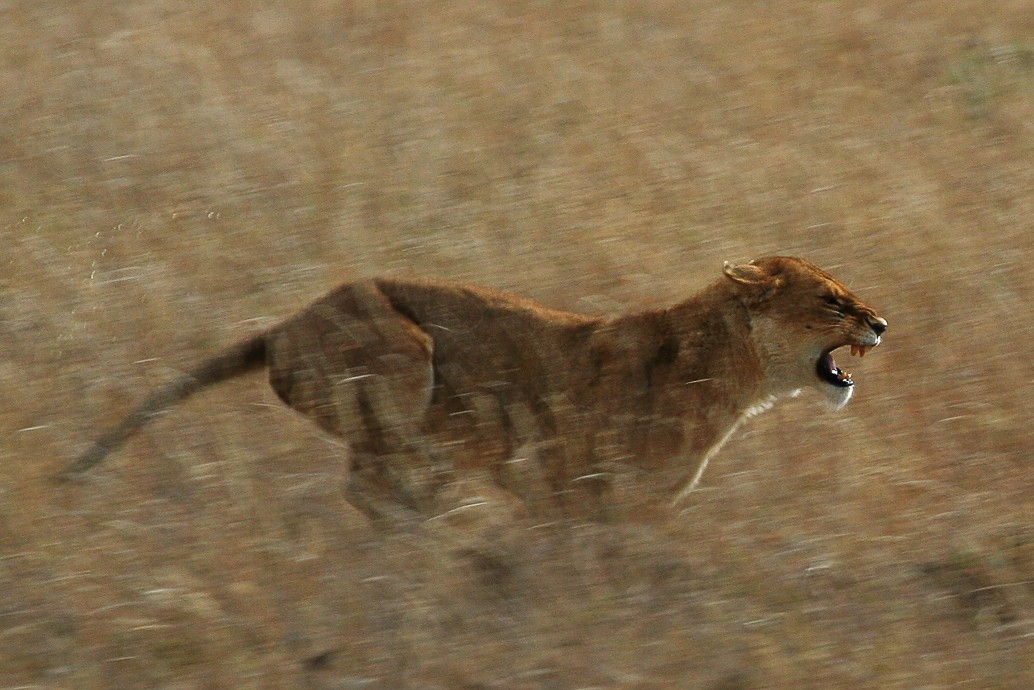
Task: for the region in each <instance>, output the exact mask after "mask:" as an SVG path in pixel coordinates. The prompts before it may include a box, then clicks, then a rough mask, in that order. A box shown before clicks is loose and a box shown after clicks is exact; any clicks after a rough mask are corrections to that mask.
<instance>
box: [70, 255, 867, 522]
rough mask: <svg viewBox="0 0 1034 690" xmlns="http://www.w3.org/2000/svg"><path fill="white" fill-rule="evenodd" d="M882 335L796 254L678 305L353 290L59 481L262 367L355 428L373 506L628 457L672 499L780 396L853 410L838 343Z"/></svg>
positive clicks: (326, 416) (415, 286) (310, 407)
mask: <svg viewBox="0 0 1034 690" xmlns="http://www.w3.org/2000/svg"><path fill="white" fill-rule="evenodd" d="M886 328H887V322H886V321H885V320H884V319H882V318H880V317H879V316H877V314H876V312H875V311H874V310H873V309H872V308H870V307H868V306H866V305H865V304H863V303H862V302H861V301H860V300H859V299H858V298H857V297H855V296H854V295H853V294H852V293H851V292H850V291H849V290H848V289H847V288H846V287H844V286H843V285H841V284H840V283H839V282H837V281H836V280H834V279H833V278H832V277H831V276H830V275H828V274H827V273H825V272H824V271H822V270H821V269H819V268H818V267H816V266H815V265H813V264H811V263H809V262H808V261H805V260H803V259H798V258H790V257H770V258H764V259H758V260H756V261H752V262H750V263H749V264H744V265H736V266H734V265H730V264H726V265H725V267H724V271H723V275H722V277H721V278H719V279H718V280H717V281H715V282H714V283H712V284H711V285H710V286H709V287H707V288H705V289H704V290H703V291H701V292H700V293H698V294H697V295H695V296H693V297H690V298H689V299H687V300H685V301H683V302H680V303H678V304H675V305H674V306H671V307H668V308H666V309H658V310H650V311H644V312H640V313H635V314H630V315H627V316H621V317H618V318H614V319H604V318H598V317H589V316H582V315H578V314H573V313H568V312H562V311H554V310H551V309H547V308H545V307H542V306H539V305H537V304H535V303H533V302H530V301H527V300H524V299H521V298H519V297H515V296H512V295H508V294H504V293H500V292H493V291H490V290H486V289H482V288H475V287H469V286H466V285H457V284H450V283H443V282H429V281H428V282H424V281H410V280H396V279H390V278H379V279H373V280H365V281H360V282H354V283H346V284H344V285H342V286H340V287H338V288H337V289H335V290H333V291H332V292H330V293H329V294H327V295H326V296H324V297H322V298H320V299H319V300H317V301H316V302H314V303H312V304H311V305H310V306H309V307H307V308H306V309H304V310H302V311H301V312H300V313H298V314H296V315H295V316H293V317H291V318H289V319H287V320H286V321H284V322H282V323H281V324H279V325H277V326H275V327H273V328H271V329H270V330H268V331H266V332H264V333H260V334H259V335H256V336H254V337H252V338H250V339H248V340H246V341H244V342H242V343H240V344H238V345H235V346H233V347H231V348H229V349H228V350H226V351H225V352H223V353H222V354H219V355H217V356H215V357H214V358H212V359H210V360H209V361H207V362H206V363H204V364H202V365H200V366H199V367H198V368H197V369H195V370H193V371H192V372H190V373H189V374H186V375H184V376H182V377H181V378H179V379H177V380H175V381H173V382H171V383H169V384H167V385H166V386H165V387H162V388H160V389H158V390H157V391H156V392H155V393H154V394H153V395H151V397H149V398H148V399H147V400H145V401H144V402H143V403H142V404H141V405H140V406H139V407H138V408H136V410H134V411H133V412H131V413H130V414H129V416H128V417H126V418H125V419H124V420H123V421H122V423H121V424H119V425H118V426H117V427H115V428H114V429H113V430H112V431H111V432H109V433H108V434H107V435H105V436H103V437H101V439H100V440H99V441H97V443H96V444H95V445H94V446H93V447H92V448H91V449H90V450H89V451H88V452H86V453H85V454H84V455H83V456H82V457H80V458H79V459H78V460H77V461H75V462H74V463H72V464H71V465H70V466H69V467H67V468H66V470H65V471H64V472H63V473H62V475H63V476H64V477H66V478H68V477H73V476H75V475H77V474H80V473H82V472H84V471H85V470H88V469H89V468H91V467H93V466H94V465H96V464H97V463H98V462H100V461H101V460H102V459H103V458H104V457H105V456H106V455H107V454H108V453H110V452H111V451H113V450H115V449H116V448H118V447H119V446H121V445H122V444H123V443H124V442H125V441H126V440H127V439H128V438H129V437H130V436H132V435H133V434H134V433H136V432H137V431H138V430H139V429H140V427H141V426H142V425H143V424H144V423H145V422H147V421H148V419H150V418H151V417H152V416H154V415H155V414H157V413H158V412H160V411H161V410H162V409H164V408H166V407H167V406H169V405H171V404H173V403H175V402H178V401H180V400H183V399H184V398H186V397H188V396H190V395H192V394H193V393H195V392H196V391H198V390H200V389H202V388H204V387H206V386H209V385H212V384H215V383H218V382H220V381H224V380H226V379H229V378H231V377H235V376H238V375H240V374H243V373H245V372H248V371H250V370H252V369H257V368H261V367H268V369H269V381H270V384H271V385H272V387H273V390H274V391H276V394H277V395H278V396H279V397H280V399H281V400H283V401H284V402H285V403H287V404H288V405H290V406H291V407H293V408H295V409H296V410H298V411H299V412H301V413H303V414H305V415H308V416H309V417H310V418H312V419H313V421H315V422H316V423H317V424H318V425H319V426H320V427H322V428H323V429H325V430H326V431H328V432H330V433H331V434H335V435H338V436H341V437H343V438H344V439H346V441H347V442H348V445H349V447H350V449H351V458H350V467H351V470H350V473H349V481H348V494H349V500H350V501H351V502H352V503H353V504H354V505H355V506H356V507H358V508H360V509H361V510H363V511H364V512H365V513H367V514H368V515H369V516H371V517H382V516H383V515H384V514H385V512H386V511H390V510H391V509H392V507H396V506H404V507H405V508H407V509H411V510H416V511H423V510H425V509H426V508H428V507H429V505H430V504H431V502H433V500H434V496H435V494H436V492H437V491H438V490H439V489H440V488H441V487H442V486H443V485H444V483H445V482H447V481H448V480H449V479H450V478H452V477H454V476H456V474H457V473H460V472H463V471H471V472H481V473H484V474H485V475H487V476H489V477H491V478H492V479H493V480H494V481H496V482H498V483H499V484H501V485H502V486H504V487H506V488H509V489H512V490H514V491H515V492H516V493H518V494H522V493H524V494H527V493H528V487H529V486H533V485H534V483H535V481H538V486H540V487H545V488H546V493H549V494H551V495H552V497H553V499H555V500H559V501H560V502H561V503H562V502H563V500H564V498H565V497H568V498H570V497H571V496H573V495H575V494H576V493H578V492H580V491H581V490H582V489H585V488H588V489H589V491H590V493H592V494H599V493H600V492H601V491H603V490H604V489H605V488H606V479H607V477H608V476H609V475H610V473H611V472H612V470H613V469H614V468H615V467H617V466H622V467H625V468H631V469H632V471H634V472H639V473H642V474H648V473H653V472H658V473H662V474H664V475H665V486H666V487H667V488H668V489H670V491H671V494H673V495H675V496H676V500H677V497H680V496H682V495H683V494H685V493H686V492H688V491H689V490H691V489H692V488H693V487H694V486H695V485H696V483H697V482H698V481H699V479H700V475H701V474H702V472H703V470H704V467H705V466H706V465H707V462H708V460H709V459H710V457H711V456H712V455H714V453H715V452H716V451H717V450H718V449H719V448H720V447H721V445H722V443H723V442H724V441H725V440H726V439H727V438H728V437H729V435H730V434H731V433H732V431H733V430H734V429H735V428H736V427H737V426H738V425H739V424H740V423H741V422H742V421H743V420H744V419H746V418H747V417H750V416H751V415H753V414H755V413H757V412H758V411H760V410H763V409H765V408H767V407H769V406H770V405H771V404H772V403H773V402H774V401H775V400H776V399H778V398H781V397H785V396H792V395H796V394H797V393H799V392H800V391H801V389H804V388H813V389H816V390H818V391H819V392H820V393H821V394H822V395H823V396H824V397H825V398H826V400H827V401H828V402H829V403H830V404H831V405H832V406H833V407H836V408H839V407H841V406H843V405H844V404H845V403H846V402H847V401H848V400H849V399H850V397H851V393H852V391H853V390H854V388H853V386H854V381H853V380H852V378H851V375H850V374H848V373H845V372H844V371H843V370H841V369H840V368H839V367H838V366H837V364H836V362H835V361H834V360H833V355H832V353H833V351H834V350H836V349H837V348H840V347H844V346H850V349H851V353H852V354H856V355H864V354H865V352H866V350H867V349H868V348H870V347H874V346H876V345H878V344H879V343H880V338H881V336H882V334H883V332H884V331H885V330H886ZM529 467H531V471H530V472H528V471H527V470H528V468H529ZM529 477H533V478H534V479H535V481H530V482H529V479H528V478H529ZM540 493H541V492H540Z"/></svg>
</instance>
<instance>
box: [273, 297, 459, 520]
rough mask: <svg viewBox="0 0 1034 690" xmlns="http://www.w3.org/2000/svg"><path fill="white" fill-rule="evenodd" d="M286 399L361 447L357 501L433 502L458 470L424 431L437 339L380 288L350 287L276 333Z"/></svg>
mask: <svg viewBox="0 0 1034 690" xmlns="http://www.w3.org/2000/svg"><path fill="white" fill-rule="evenodd" d="M267 342H268V347H269V350H268V354H267V359H268V362H269V378H270V384H271V385H272V387H273V389H274V390H275V391H276V393H277V395H279V396H280V398H281V399H282V400H283V401H284V402H286V403H287V404H288V405H290V406H291V407H293V408H294V409H296V410H298V411H299V412H301V413H302V414H305V415H306V416H308V417H310V418H312V419H313V421H315V422H316V423H317V424H319V426H320V427H322V428H323V429H325V430H326V431H328V432H330V433H332V434H334V435H336V436H341V437H343V438H344V439H345V440H346V441H347V442H348V443H349V445H350V447H351V448H352V450H353V453H352V462H351V472H350V475H351V476H350V479H349V500H350V502H352V503H353V505H356V507H357V508H359V509H360V510H362V511H363V512H364V513H366V514H368V515H372V514H376V513H383V512H388V511H387V510H386V509H384V508H377V507H376V506H382V505H385V504H388V503H391V504H396V505H397V506H398V507H399V508H401V509H403V510H406V511H411V512H420V511H423V510H425V509H426V508H427V506H428V505H429V501H430V500H431V499H432V498H433V493H434V492H435V491H436V490H437V488H438V487H439V486H440V484H441V482H442V481H443V478H444V477H445V476H446V475H447V474H448V470H449V468H448V467H446V466H445V465H444V463H442V462H441V461H440V460H439V459H438V458H437V457H436V454H435V453H434V452H433V449H432V448H431V447H430V443H429V442H428V441H427V439H426V438H425V437H424V436H423V434H422V433H421V429H422V422H423V420H424V417H425V414H426V412H427V407H428V405H429V404H430V401H431V394H432V388H433V384H434V371H433V365H432V357H433V354H434V342H433V340H432V339H431V337H430V336H429V335H428V334H427V333H425V332H424V331H422V330H421V329H420V328H418V327H417V326H416V324H414V323H413V322H412V321H410V320H409V319H408V318H406V317H405V316H403V315H402V314H400V313H398V312H397V311H395V309H394V308H392V306H391V304H390V303H389V302H388V301H387V299H385V297H384V295H383V294H381V293H380V292H379V291H378V290H377V289H376V288H375V287H374V286H373V285H372V284H369V283H359V284H354V285H346V286H342V287H341V288H339V289H337V290H335V291H334V292H332V293H330V294H329V295H327V296H326V297H324V298H323V299H321V300H319V301H317V302H315V303H314V304H312V305H311V306H310V307H309V308H307V309H305V310H304V311H302V312H301V313H299V314H298V315H297V316H295V317H294V318H292V319H290V320H289V321H287V322H285V323H284V324H283V325H281V326H280V327H278V328H277V329H275V331H274V332H273V333H271V334H270V337H269V338H268V341H267Z"/></svg>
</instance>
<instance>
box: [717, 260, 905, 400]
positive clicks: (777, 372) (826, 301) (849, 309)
mask: <svg viewBox="0 0 1034 690" xmlns="http://www.w3.org/2000/svg"><path fill="white" fill-rule="evenodd" d="M724 273H725V276H726V278H728V279H729V280H730V281H731V283H732V285H733V286H734V289H735V292H736V294H737V295H738V297H739V298H740V301H741V302H742V303H743V304H744V305H745V306H746V307H747V309H748V311H749V312H750V315H751V331H752V337H753V339H754V342H755V345H756V346H757V348H758V351H759V352H760V353H761V357H762V360H763V365H764V366H765V371H766V376H767V380H768V385H769V388H770V390H769V391H768V392H769V394H770V395H773V396H780V395H786V394H791V395H796V394H797V393H798V392H799V391H800V390H801V389H803V388H808V387H811V388H815V389H817V390H818V391H819V392H821V393H822V394H823V395H824V396H825V398H826V400H828V401H829V403H830V404H831V405H832V406H833V407H835V408H840V407H842V406H843V405H845V404H846V403H847V401H848V400H850V399H851V393H852V392H853V390H854V388H853V386H854V380H853V379H852V378H851V374H849V373H847V372H845V371H844V370H842V369H841V368H840V367H839V366H837V363H836V361H835V360H834V359H833V351H834V350H836V349H838V348H841V347H847V346H850V348H851V354H852V355H858V356H860V357H861V356H864V355H865V353H866V351H867V350H868V349H869V348H870V347H875V346H876V345H879V344H880V339H881V336H882V335H883V332H884V331H885V330H886V329H887V321H886V320H885V319H882V318H880V317H879V316H878V315H877V314H876V312H875V311H874V310H873V309H872V308H871V307H868V306H866V305H865V304H863V303H862V302H861V300H859V299H858V298H857V297H855V296H854V295H853V294H852V293H851V291H850V290H848V289H847V288H846V287H845V286H844V285H842V284H841V283H839V282H837V281H836V280H835V279H834V278H833V277H832V276H830V275H829V274H828V273H826V272H825V271H823V270H822V269H820V268H818V267H817V266H815V265H814V264H812V263H809V262H808V261H805V260H804V259H797V258H790V257H782V256H776V257H768V258H764V259H757V260H755V261H751V262H750V263H749V264H742V265H738V266H733V265H730V264H728V263H727V264H726V265H725V270H724Z"/></svg>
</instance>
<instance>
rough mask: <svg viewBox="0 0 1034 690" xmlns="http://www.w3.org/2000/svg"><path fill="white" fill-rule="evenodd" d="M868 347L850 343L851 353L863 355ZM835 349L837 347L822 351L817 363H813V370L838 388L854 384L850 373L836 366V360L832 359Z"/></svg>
mask: <svg viewBox="0 0 1034 690" xmlns="http://www.w3.org/2000/svg"><path fill="white" fill-rule="evenodd" d="M869 347H871V346H870V345H851V354H852V355H857V356H859V357H864V356H865V352H866V350H868V349H869ZM836 349H837V348H831V349H829V350H826V351H825V352H823V353H822V356H821V357H819V361H818V363H816V365H815V371H816V372H817V373H818V375H819V378H820V379H822V380H823V381H825V382H826V383H828V384H829V385H831V386H838V387H840V388H849V387H851V386H853V385H854V381H853V380H852V379H851V374H849V373H848V372H846V371H844V370H843V369H841V368H840V367H838V366H837V363H836V360H834V359H833V350H836Z"/></svg>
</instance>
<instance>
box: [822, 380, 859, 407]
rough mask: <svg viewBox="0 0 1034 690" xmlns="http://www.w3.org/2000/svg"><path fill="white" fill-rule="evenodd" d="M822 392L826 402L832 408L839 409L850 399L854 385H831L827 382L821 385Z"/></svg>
mask: <svg viewBox="0 0 1034 690" xmlns="http://www.w3.org/2000/svg"><path fill="white" fill-rule="evenodd" d="M822 393H823V394H824V397H825V398H826V403H827V404H828V405H829V406H830V407H832V408H833V409H834V410H839V409H840V408H841V407H843V406H844V405H846V404H847V401H848V400H850V399H851V395H852V394H853V393H854V386H831V385H829V384H828V383H827V384H824V385H823V386H822Z"/></svg>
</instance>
